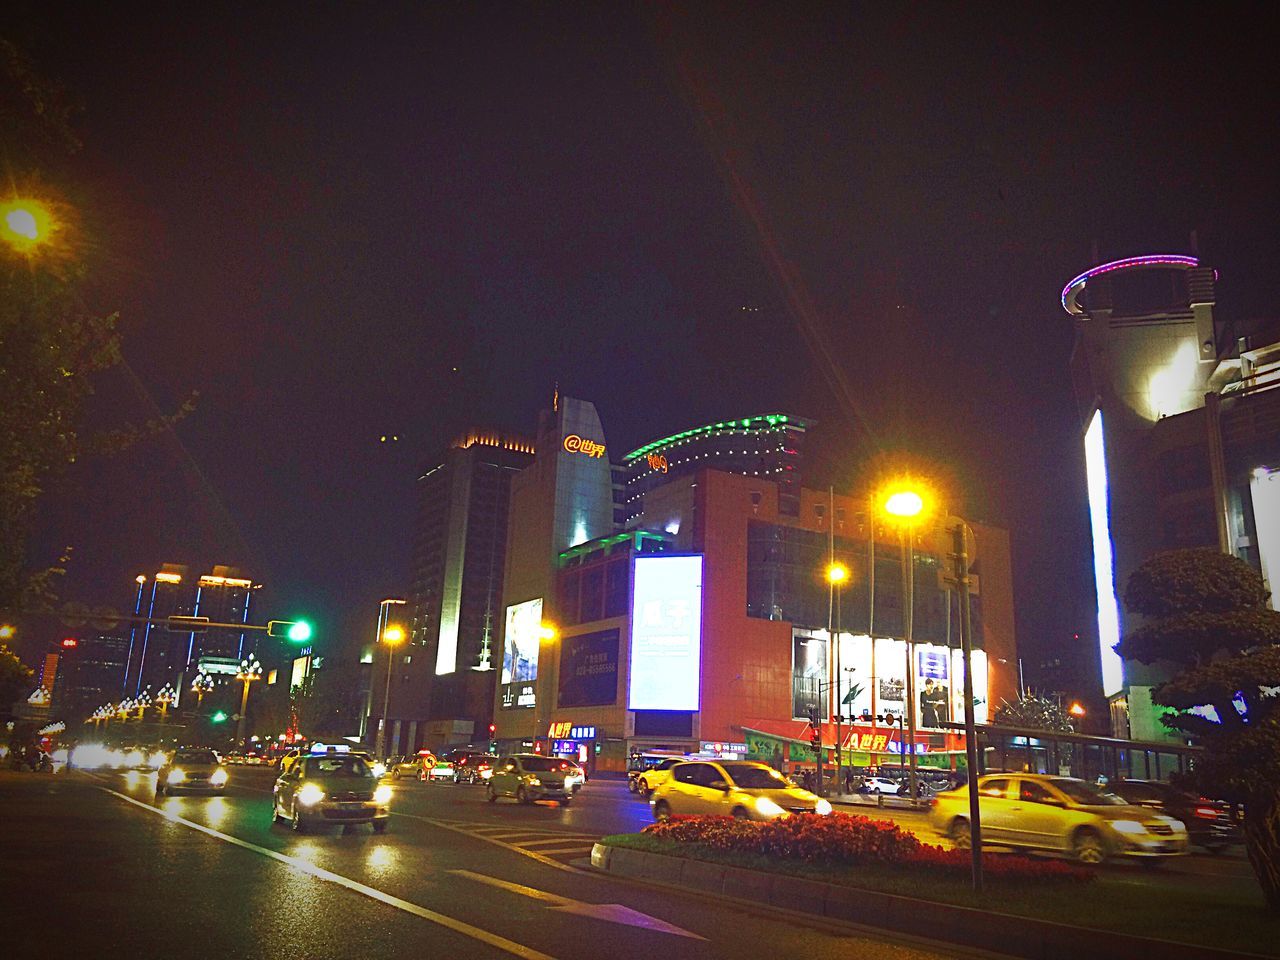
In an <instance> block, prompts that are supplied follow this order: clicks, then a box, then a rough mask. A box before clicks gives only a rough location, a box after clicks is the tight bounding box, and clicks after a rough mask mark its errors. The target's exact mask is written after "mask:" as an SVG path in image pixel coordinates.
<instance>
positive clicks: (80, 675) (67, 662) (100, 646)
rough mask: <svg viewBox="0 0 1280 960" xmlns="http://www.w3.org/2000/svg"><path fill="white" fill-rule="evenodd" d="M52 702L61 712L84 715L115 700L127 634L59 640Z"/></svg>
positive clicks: (119, 688) (121, 682)
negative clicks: (60, 664) (58, 662)
mask: <svg viewBox="0 0 1280 960" xmlns="http://www.w3.org/2000/svg"><path fill="white" fill-rule="evenodd" d="M62 646H63V650H62V666H61V669H60V670H59V672H58V683H57V687H56V689H55V690H54V696H53V699H54V703H55V704H56V705H57V708H58V710H59V712H60V713H61V714H62V715H64V716H73V717H74V716H84V715H87V714H89V713H91V712H92V711H93V710H95V709H96V708H98V707H100V706H102V705H103V704H106V703H113V702H115V701H117V700H119V699H120V698H121V696H122V693H123V690H124V668H125V659H126V658H127V656H128V651H129V638H128V637H127V636H123V635H116V634H108V633H99V634H93V635H89V636H85V637H79V638H68V639H66V640H63V641H62Z"/></svg>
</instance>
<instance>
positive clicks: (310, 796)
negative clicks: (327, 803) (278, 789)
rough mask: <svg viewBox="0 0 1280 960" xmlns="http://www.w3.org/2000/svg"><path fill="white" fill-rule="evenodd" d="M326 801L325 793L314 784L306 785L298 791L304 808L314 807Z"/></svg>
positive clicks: (299, 799)
mask: <svg viewBox="0 0 1280 960" xmlns="http://www.w3.org/2000/svg"><path fill="white" fill-rule="evenodd" d="M323 799H324V791H323V790H321V789H320V788H319V787H317V786H316V785H315V784H314V783H304V784H303V785H302V787H301V788H300V789H299V790H298V802H299V803H300V804H302V805H303V806H304V807H313V806H315V805H316V804H317V803H319V802H320V801H321V800H323Z"/></svg>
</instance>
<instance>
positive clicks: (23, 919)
mask: <svg viewBox="0 0 1280 960" xmlns="http://www.w3.org/2000/svg"><path fill="white" fill-rule="evenodd" d="M270 783H271V775H270V772H269V771H265V770H263V771H259V770H252V769H244V768H239V769H236V768H233V773H232V779H231V783H230V784H229V785H228V789H227V793H226V795H224V796H222V797H200V796H178V797H163V798H160V799H159V800H157V799H156V797H155V795H154V778H153V776H151V775H145V774H133V775H123V774H96V775H89V774H82V773H61V774H58V775H56V776H55V775H36V774H15V773H8V772H5V773H0V811H2V812H3V816H2V817H0V851H3V869H0V902H3V903H4V904H5V905H6V908H7V909H6V914H7V916H8V917H9V918H10V922H9V923H8V924H7V925H6V929H5V931H4V934H3V935H2V936H3V939H2V941H0V942H3V943H4V944H5V946H6V948H7V949H6V951H5V953H6V955H11V956H24V955H28V954H30V953H36V952H39V954H40V955H42V956H46V957H55V958H56V957H71V956H85V957H94V958H114V957H121V958H123V957H128V958H129V960H136V958H138V957H140V956H189V957H196V958H204V957H210V958H212V957H218V958H222V957H226V958H241V957H246V958H248V957H264V958H265V957H270V958H273V960H274V958H282V960H283V958H295V957H296V958H307V960H314V958H327V957H333V958H342V960H350V958H356V957H362V956H367V957H377V958H379V960H392V958H397V957H405V958H409V957H412V958H415V960H420V958H421V957H422V956H424V955H429V956H445V957H449V958H451V960H453V958H458V960H464V958H490V957H511V956H516V957H523V958H526V960H543V958H556V960H579V958H581V960H587V958H599V957H602V956H608V957H610V958H611V960H612V958H619V960H620V958H630V957H636V958H642V957H643V958H646V960H647V958H651V957H663V958H664V960H668V958H669V960H681V958H690V960H692V958H699V960H703V958H725V960H729V958H734V960H738V958H742V957H770V958H778V960H781V958H791V957H804V958H817V960H820V958H825V957H831V958H837V957H840V958H844V957H849V956H868V957H875V958H877V960H933V958H939V960H940V958H948V957H957V956H961V955H962V954H961V952H960V951H958V950H957V949H956V948H954V947H949V946H937V945H931V944H928V943H922V942H918V941H912V940H910V939H906V938H893V937H890V936H888V935H885V934H880V933H877V932H871V931H865V932H864V931H858V930H855V929H852V928H848V927H841V926H837V925H831V924H828V923H826V922H823V921H815V920H810V919H808V918H800V917H798V916H796V915H793V914H786V913H781V912H778V911H767V910H763V909H756V908H750V909H748V908H739V907H736V906H732V905H728V904H725V903H723V902H720V901H717V900H714V899H711V898H703V897H700V896H697V895H696V894H691V893H675V892H671V891H668V890H664V889H660V888H655V887H650V886H646V885H641V884H636V883H632V882H628V881H623V880H618V879H616V878H612V877H608V876H603V875H600V874H594V873H590V872H587V871H584V870H581V869H578V868H576V867H574V866H572V865H571V864H572V862H573V861H575V860H577V859H579V858H580V857H583V856H585V854H586V851H588V850H589V848H590V844H591V841H592V839H593V837H594V836H598V835H600V834H601V833H609V832H617V831H618V830H620V829H636V828H638V827H639V826H640V825H641V824H643V823H644V822H647V819H648V818H647V812H646V810H647V808H646V805H645V804H644V803H643V802H642V801H640V800H638V799H635V798H631V797H629V795H627V794H626V788H625V786H623V785H620V784H616V783H608V782H602V783H592V784H588V785H587V787H586V788H584V791H583V793H582V795H580V797H579V798H578V799H577V800H576V801H575V802H574V804H573V805H572V806H571V807H568V808H561V807H558V806H553V805H550V804H535V805H532V806H528V807H523V806H517V805H515V804H513V803H510V802H502V801H500V802H499V803H498V804H496V805H489V804H486V803H485V802H484V800H483V795H482V791H481V790H479V789H478V788H467V787H454V786H451V785H443V784H419V783H415V782H406V783H404V784H403V785H397V786H396V793H397V798H396V800H395V801H393V807H392V809H393V810H394V811H396V813H395V815H394V816H393V819H392V823H391V827H390V830H389V831H388V832H387V833H386V834H383V835H374V834H373V833H372V832H371V830H370V829H369V827H367V826H360V827H356V828H355V829H354V831H353V832H351V833H344V832H343V831H342V830H341V829H340V828H331V829H330V830H327V831H324V832H318V833H311V834H305V835H298V834H295V833H293V832H292V831H290V830H289V829H288V828H286V827H285V826H283V825H276V824H273V822H272V816H271V800H270V793H269V789H270Z"/></svg>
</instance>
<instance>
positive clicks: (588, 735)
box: [547, 720, 596, 740]
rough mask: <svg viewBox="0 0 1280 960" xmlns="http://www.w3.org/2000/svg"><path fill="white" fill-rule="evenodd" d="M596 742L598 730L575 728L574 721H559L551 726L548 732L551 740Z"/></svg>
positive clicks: (592, 727) (587, 727)
mask: <svg viewBox="0 0 1280 960" xmlns="http://www.w3.org/2000/svg"><path fill="white" fill-rule="evenodd" d="M566 738H568V739H572V740H594V739H595V738H596V728H595V727H594V726H583V727H575V726H574V725H573V723H572V721H569V720H559V721H556V722H554V723H552V724H551V726H550V728H548V730H547V739H549V740H564V739H566Z"/></svg>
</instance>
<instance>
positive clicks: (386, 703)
mask: <svg viewBox="0 0 1280 960" xmlns="http://www.w3.org/2000/svg"><path fill="white" fill-rule="evenodd" d="M403 640H404V630H403V629H402V628H400V627H397V626H395V625H394V624H392V625H391V626H389V627H387V628H386V629H385V630H383V631H382V642H383V643H385V644H386V645H387V685H386V689H385V690H384V691H383V693H382V716H381V717H380V718H379V719H378V736H377V739H376V742H375V743H374V745H373V756H374V759H375V760H378V759H381V757H382V748H383V747H384V746H385V745H386V740H387V711H388V710H389V709H390V708H391V670H392V667H393V663H392V660H393V658H394V656H395V648H396V644H398V643H401V642H403Z"/></svg>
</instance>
